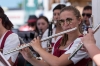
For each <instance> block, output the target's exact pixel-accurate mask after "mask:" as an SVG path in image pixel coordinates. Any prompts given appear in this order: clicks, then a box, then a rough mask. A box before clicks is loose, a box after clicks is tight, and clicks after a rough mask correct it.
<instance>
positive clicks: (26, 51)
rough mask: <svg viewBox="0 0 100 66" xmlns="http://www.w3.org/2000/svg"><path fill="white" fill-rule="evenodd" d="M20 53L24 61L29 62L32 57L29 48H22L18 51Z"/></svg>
mask: <svg viewBox="0 0 100 66" xmlns="http://www.w3.org/2000/svg"><path fill="white" fill-rule="evenodd" d="M20 53H21V54H22V56H23V57H24V59H26V60H30V59H31V58H32V57H33V54H32V52H31V50H30V49H29V48H24V49H22V50H20Z"/></svg>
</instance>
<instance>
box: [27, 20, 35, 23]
mask: <svg viewBox="0 0 100 66" xmlns="http://www.w3.org/2000/svg"><path fill="white" fill-rule="evenodd" d="M32 22H36V19H30V20H28V23H32Z"/></svg>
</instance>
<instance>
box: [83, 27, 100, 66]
mask: <svg viewBox="0 0 100 66" xmlns="http://www.w3.org/2000/svg"><path fill="white" fill-rule="evenodd" d="M81 40H82V42H83V44H84V47H85V49H86V50H87V52H88V53H89V55H90V57H91V58H92V60H93V61H94V62H95V63H96V64H97V66H100V49H99V48H98V47H97V46H96V40H95V38H94V35H93V31H92V29H91V28H89V29H88V33H87V35H85V36H84V37H82V38H81Z"/></svg>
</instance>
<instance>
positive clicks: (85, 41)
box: [81, 28, 96, 47]
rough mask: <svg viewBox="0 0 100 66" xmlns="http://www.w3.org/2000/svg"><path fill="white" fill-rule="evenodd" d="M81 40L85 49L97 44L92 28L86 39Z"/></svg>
mask: <svg viewBox="0 0 100 66" xmlns="http://www.w3.org/2000/svg"><path fill="white" fill-rule="evenodd" d="M81 40H82V42H83V44H84V46H85V47H86V46H88V45H91V44H95V43H96V41H95V39H94V35H93V31H92V29H91V28H89V29H88V34H86V35H85V36H84V37H82V38H81Z"/></svg>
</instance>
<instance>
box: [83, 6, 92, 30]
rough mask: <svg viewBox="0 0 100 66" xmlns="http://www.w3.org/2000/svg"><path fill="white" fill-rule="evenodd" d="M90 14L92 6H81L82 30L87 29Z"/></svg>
mask: <svg viewBox="0 0 100 66" xmlns="http://www.w3.org/2000/svg"><path fill="white" fill-rule="evenodd" d="M91 15H92V7H91V6H85V7H84V8H83V12H82V17H83V19H82V23H83V27H82V29H83V30H87V28H88V27H89V26H90V21H89V18H91Z"/></svg>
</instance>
